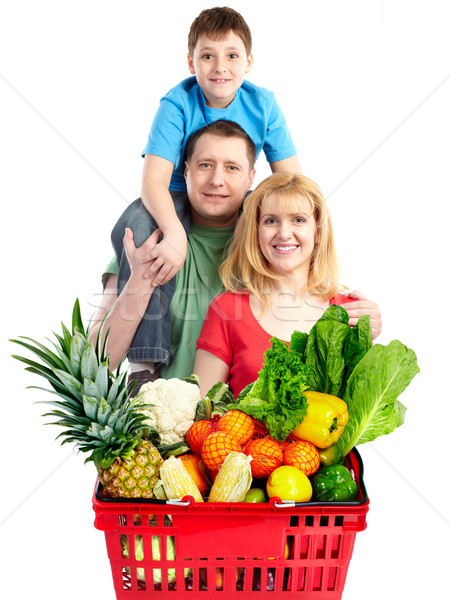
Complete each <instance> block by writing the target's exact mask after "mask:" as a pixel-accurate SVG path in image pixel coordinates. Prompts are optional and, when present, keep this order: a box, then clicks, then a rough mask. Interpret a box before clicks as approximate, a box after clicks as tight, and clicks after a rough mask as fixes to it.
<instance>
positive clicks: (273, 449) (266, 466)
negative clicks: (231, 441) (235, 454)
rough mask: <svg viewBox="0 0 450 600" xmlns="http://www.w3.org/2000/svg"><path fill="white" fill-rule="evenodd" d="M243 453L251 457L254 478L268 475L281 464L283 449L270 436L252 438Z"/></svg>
mask: <svg viewBox="0 0 450 600" xmlns="http://www.w3.org/2000/svg"><path fill="white" fill-rule="evenodd" d="M245 454H248V455H250V456H251V457H252V459H253V460H252V462H251V465H250V466H251V469H252V475H253V477H255V478H256V479H260V478H263V477H268V476H269V475H270V474H271V473H272V471H273V470H274V469H276V468H277V467H279V466H281V465H282V464H283V451H282V449H281V446H280V444H279V442H277V441H276V440H272V439H271V438H261V439H256V440H252V441H251V442H250V443H249V444H247V446H246V447H245Z"/></svg>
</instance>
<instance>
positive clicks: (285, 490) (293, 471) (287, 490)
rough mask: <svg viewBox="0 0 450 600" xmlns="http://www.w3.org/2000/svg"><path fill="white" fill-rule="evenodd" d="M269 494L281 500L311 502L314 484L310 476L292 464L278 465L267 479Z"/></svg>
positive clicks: (270, 496)
mask: <svg viewBox="0 0 450 600" xmlns="http://www.w3.org/2000/svg"><path fill="white" fill-rule="evenodd" d="M266 489H267V494H268V496H269V498H273V497H274V496H276V497H277V498H280V500H292V501H294V502H309V501H310V500H311V497H312V493H313V490H312V485H311V482H310V481H309V479H308V477H307V476H306V475H305V474H304V473H303V471H300V469H297V468H296V467H291V466H290V465H282V466H281V467H277V468H276V469H275V470H274V471H272V473H271V474H270V475H269V477H268V479H267V485H266Z"/></svg>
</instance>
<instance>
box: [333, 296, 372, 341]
mask: <svg viewBox="0 0 450 600" xmlns="http://www.w3.org/2000/svg"><path fill="white" fill-rule="evenodd" d="M348 297H349V298H355V301H354V302H346V303H345V304H342V308H345V310H346V311H347V312H348V316H349V317H350V319H349V325H351V326H352V327H353V325H356V322H357V321H358V319H359V317H362V315H369V317H370V324H371V326H372V339H373V340H374V339H375V338H377V337H378V336H379V335H380V333H381V325H382V323H381V312H380V309H379V308H378V304H376V303H375V302H372V300H368V299H367V298H366V297H365V296H364V294H361V292H359V291H358V290H353V291H351V292H349V293H348Z"/></svg>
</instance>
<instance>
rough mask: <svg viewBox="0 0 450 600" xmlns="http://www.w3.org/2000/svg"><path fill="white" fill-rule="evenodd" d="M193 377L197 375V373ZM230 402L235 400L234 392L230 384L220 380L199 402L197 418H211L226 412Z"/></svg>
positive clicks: (197, 419)
mask: <svg viewBox="0 0 450 600" xmlns="http://www.w3.org/2000/svg"><path fill="white" fill-rule="evenodd" d="M192 377H196V375H193V376H192ZM188 380H189V379H188ZM230 402H233V394H232V393H231V390H230V388H229V386H228V384H227V383H223V382H222V381H218V382H217V383H216V384H214V385H213V386H212V388H211V389H210V390H209V391H208V393H207V394H206V396H205V397H204V398H202V400H201V402H199V404H198V406H197V414H196V417H195V420H196V421H199V420H200V419H210V418H211V417H215V416H221V415H223V414H225V413H226V412H227V410H228V404H230Z"/></svg>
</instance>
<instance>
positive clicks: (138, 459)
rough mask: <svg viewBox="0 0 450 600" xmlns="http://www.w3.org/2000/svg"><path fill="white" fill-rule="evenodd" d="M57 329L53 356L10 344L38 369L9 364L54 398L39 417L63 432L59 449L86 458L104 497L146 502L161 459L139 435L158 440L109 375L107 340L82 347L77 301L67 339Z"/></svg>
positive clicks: (119, 376)
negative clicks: (38, 380) (36, 378)
mask: <svg viewBox="0 0 450 600" xmlns="http://www.w3.org/2000/svg"><path fill="white" fill-rule="evenodd" d="M61 325H62V335H58V334H56V333H55V334H54V335H55V337H56V343H55V342H54V341H52V344H53V346H54V347H55V349H56V352H53V351H52V350H50V349H49V348H47V347H46V346H44V345H42V344H40V343H39V342H36V341H35V340H32V339H30V338H26V337H19V338H18V339H14V340H10V341H11V342H14V343H16V344H20V345H21V346H23V347H25V348H27V349H28V350H30V351H31V352H33V353H34V354H35V355H37V356H38V358H40V360H41V363H38V362H34V361H33V360H30V359H28V358H24V357H22V356H16V355H14V356H13V358H15V359H17V360H20V361H22V362H24V363H25V364H26V365H27V367H26V370H27V371H30V372H31V373H36V374H37V375H41V376H42V377H44V378H45V379H47V381H48V382H49V383H50V385H51V386H52V388H53V390H48V389H46V388H37V389H45V391H48V392H50V393H52V394H54V395H56V396H58V397H59V399H55V400H54V401H44V402H45V403H46V404H49V405H51V406H52V407H53V409H52V410H51V411H50V412H48V413H45V415H44V416H51V417H56V421H54V422H53V423H52V424H53V425H61V426H63V427H65V428H66V429H65V430H64V431H63V432H62V433H60V435H59V436H58V438H59V437H63V438H64V439H63V441H62V443H63V444H64V443H66V442H73V443H75V445H76V446H77V447H78V449H79V450H80V451H81V452H87V453H89V455H88V457H87V459H86V461H85V462H89V461H93V462H94V464H95V466H96V468H97V472H98V477H99V480H100V482H101V483H102V485H103V488H104V490H105V492H106V493H107V494H108V495H109V496H112V497H116V498H117V497H120V498H152V497H153V488H154V486H155V485H156V483H157V481H158V479H159V469H160V466H161V464H162V462H163V459H162V457H161V455H160V453H159V451H158V449H157V448H156V447H155V446H154V445H153V444H152V442H151V441H150V439H143V432H144V430H145V431H146V433H147V435H148V437H150V436H151V435H152V434H153V435H154V439H156V440H157V439H158V434H157V432H156V430H155V429H152V428H149V427H148V425H144V423H143V422H144V421H145V419H146V417H145V415H144V414H142V413H141V412H138V410H137V409H138V408H142V405H140V404H139V403H138V402H139V401H138V400H136V398H131V397H130V392H131V390H130V389H128V388H127V385H126V372H123V373H120V365H119V367H118V369H117V372H116V374H113V373H112V372H111V371H110V369H109V362H108V356H107V355H106V352H105V348H106V339H107V334H106V337H105V340H104V342H103V343H102V342H101V338H102V328H101V329H100V332H99V334H98V336H97V340H96V344H95V346H94V344H92V342H89V341H88V330H85V328H84V326H83V323H82V320H81V314H80V305H79V301H78V300H76V302H75V306H74V308H73V313H72V333H71V332H70V331H69V329H68V328H67V327H66V326H65V325H64V323H62V324H61ZM46 365H47V366H46ZM32 387H35V386H32ZM58 438H57V439H58ZM152 439H153V438H152Z"/></svg>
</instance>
